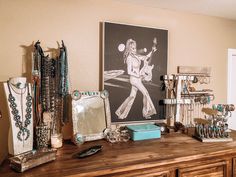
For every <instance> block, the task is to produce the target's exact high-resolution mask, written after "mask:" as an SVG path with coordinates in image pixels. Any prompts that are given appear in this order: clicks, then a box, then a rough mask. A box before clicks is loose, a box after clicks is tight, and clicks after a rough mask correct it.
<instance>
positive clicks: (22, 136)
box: [7, 81, 32, 141]
mask: <svg viewBox="0 0 236 177" xmlns="http://www.w3.org/2000/svg"><path fill="white" fill-rule="evenodd" d="M7 86H8V90H9V95H8V101H9V103H10V108H11V114H12V115H13V120H14V121H15V126H16V127H18V128H19V131H18V133H17V139H18V140H20V141H23V140H25V141H26V140H27V139H28V138H29V136H30V131H29V129H27V126H28V125H29V124H30V123H31V118H32V115H31V112H32V108H31V106H32V97H31V96H30V93H29V86H28V84H27V96H26V114H25V121H24V123H23V122H22V121H21V116H20V115H19V111H18V109H17V104H16V103H15V101H16V98H15V97H14V96H13V95H12V92H11V88H10V83H9V81H7ZM13 91H14V90H13ZM21 99H22V98H21ZM21 101H22V100H21ZM21 107H22V110H23V105H21ZM22 114H23V112H22Z"/></svg>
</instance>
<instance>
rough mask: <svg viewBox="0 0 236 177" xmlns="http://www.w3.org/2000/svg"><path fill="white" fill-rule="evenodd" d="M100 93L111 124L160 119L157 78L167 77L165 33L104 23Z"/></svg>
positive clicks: (159, 94)
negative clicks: (105, 95)
mask: <svg viewBox="0 0 236 177" xmlns="http://www.w3.org/2000/svg"><path fill="white" fill-rule="evenodd" d="M103 30H104V31H103V32H104V46H103V50H104V68H103V69H104V71H103V82H104V83H103V84H104V89H105V90H108V92H109V100H110V109H111V123H112V124H113V123H131V122H144V121H155V120H159V119H163V118H164V111H163V110H164V109H163V105H161V104H160V100H163V99H164V98H165V91H162V89H161V85H162V81H161V80H160V77H161V76H162V75H165V74H167V48H168V31H167V30H163V29H155V28H147V27H140V26H131V25H125V24H117V23H110V22H104V26H103Z"/></svg>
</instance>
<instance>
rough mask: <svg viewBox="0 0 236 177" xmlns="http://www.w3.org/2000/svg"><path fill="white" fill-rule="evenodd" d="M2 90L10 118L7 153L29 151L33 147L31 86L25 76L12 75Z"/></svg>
mask: <svg viewBox="0 0 236 177" xmlns="http://www.w3.org/2000/svg"><path fill="white" fill-rule="evenodd" d="M4 90H5V94H6V99H7V100H6V101H7V105H8V111H9V118H10V130H9V135H8V149H9V153H10V154H12V155H18V154H21V153H24V152H27V151H31V150H32V149H33V109H32V104H33V100H32V97H31V86H30V84H28V83H27V82H26V78H25V77H14V78H10V79H9V80H8V81H7V82H6V83H4Z"/></svg>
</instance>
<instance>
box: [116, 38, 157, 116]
mask: <svg viewBox="0 0 236 177" xmlns="http://www.w3.org/2000/svg"><path fill="white" fill-rule="evenodd" d="M155 51H156V49H154V51H152V52H150V53H149V54H148V55H146V56H143V55H139V54H137V53H136V42H135V41H134V40H132V39H129V40H128V41H127V44H126V51H125V54H124V58H125V62H126V64H127V72H128V74H129V76H130V84H131V86H132V87H131V92H130V95H129V96H128V97H127V98H126V99H125V101H124V102H123V103H122V104H121V105H120V107H119V108H118V109H117V110H116V115H117V116H118V118H119V119H125V118H126V117H127V116H128V114H129V111H130V109H131V107H132V105H133V103H134V100H135V98H136V94H137V91H138V90H139V91H140V92H141V93H142V94H143V110H142V113H143V117H145V118H146V119H148V118H150V116H152V115H154V114H156V109H155V107H154V105H153V102H152V100H151V98H150V95H149V93H148V91H147V89H146V88H145V87H144V85H143V83H142V77H143V76H142V75H141V74H140V66H141V62H142V61H145V60H147V59H148V58H150V56H151V54H152V53H153V52H155Z"/></svg>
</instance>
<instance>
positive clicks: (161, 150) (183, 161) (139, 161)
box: [0, 132, 236, 177]
mask: <svg viewBox="0 0 236 177" xmlns="http://www.w3.org/2000/svg"><path fill="white" fill-rule="evenodd" d="M232 137H233V139H234V140H236V132H233V133H232ZM92 145H103V149H102V151H101V152H99V153H98V154H96V155H94V156H91V157H87V158H84V159H76V158H73V157H72V156H73V154H75V153H76V152H79V151H81V150H83V149H86V148H88V147H90V146H92ZM234 157H236V141H233V142H220V143H201V142H199V141H198V140H195V139H193V138H192V137H190V136H187V135H185V134H181V133H171V134H167V135H164V136H162V137H161V139H156V140H145V141H136V142H133V141H129V142H127V143H116V144H110V143H108V142H107V141H105V140H99V141H94V142H87V143H85V144H83V145H81V146H78V147H77V146H75V145H73V144H72V143H70V142H65V143H64V145H63V147H62V148H61V149H59V150H58V152H57V159H56V160H55V161H54V162H50V163H47V164H44V165H41V166H39V167H36V168H33V169H31V170H29V171H26V172H24V173H16V172H14V171H13V170H11V169H10V167H9V162H8V161H5V162H4V163H3V165H2V166H1V167H0V176H3V177H13V176H14V177H15V176H17V177H18V176H19V177H21V176H22V177H33V176H42V177H47V176H50V177H57V176H99V175H104V176H167V177H172V176H189V177H190V176H204V175H205V176H209V175H210V176H211V173H210V172H209V169H210V170H213V172H212V175H215V176H217V177H218V176H226V177H230V176H232V175H233V173H232V171H236V170H235V169H233V167H232V164H233V166H234V165H235V159H234ZM208 172H209V173H208ZM202 173H203V174H202Z"/></svg>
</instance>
